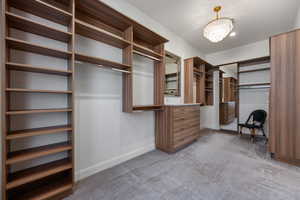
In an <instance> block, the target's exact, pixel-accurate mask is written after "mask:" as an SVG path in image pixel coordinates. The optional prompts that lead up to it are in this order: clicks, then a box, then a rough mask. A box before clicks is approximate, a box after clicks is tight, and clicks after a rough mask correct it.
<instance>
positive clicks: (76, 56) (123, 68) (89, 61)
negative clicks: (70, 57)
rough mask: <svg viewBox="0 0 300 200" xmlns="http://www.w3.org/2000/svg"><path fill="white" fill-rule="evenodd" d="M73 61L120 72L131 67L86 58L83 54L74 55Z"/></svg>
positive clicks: (100, 59) (89, 57)
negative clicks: (119, 70)
mask: <svg viewBox="0 0 300 200" xmlns="http://www.w3.org/2000/svg"><path fill="white" fill-rule="evenodd" d="M75 59H76V60H78V61H82V62H87V63H91V64H96V65H103V66H104V67H112V68H117V69H121V70H127V69H128V68H130V67H131V66H130V65H125V64H121V63H117V62H113V61H109V60H105V59H102V58H97V57H92V56H87V55H83V54H79V53H75Z"/></svg>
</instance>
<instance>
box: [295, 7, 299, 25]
mask: <svg viewBox="0 0 300 200" xmlns="http://www.w3.org/2000/svg"><path fill="white" fill-rule="evenodd" d="M298 28H300V6H299V9H298V13H297V16H296V19H295V23H294V29H298Z"/></svg>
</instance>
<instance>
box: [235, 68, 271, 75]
mask: <svg viewBox="0 0 300 200" xmlns="http://www.w3.org/2000/svg"><path fill="white" fill-rule="evenodd" d="M268 70H270V68H269V67H268V68H260V69H251V70H244V71H239V73H240V74H242V73H251V72H260V71H268Z"/></svg>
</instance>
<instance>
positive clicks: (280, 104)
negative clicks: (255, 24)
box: [269, 31, 300, 162]
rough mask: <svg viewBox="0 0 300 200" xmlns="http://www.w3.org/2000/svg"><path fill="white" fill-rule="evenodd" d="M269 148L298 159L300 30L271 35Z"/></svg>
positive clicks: (286, 157)
mask: <svg viewBox="0 0 300 200" xmlns="http://www.w3.org/2000/svg"><path fill="white" fill-rule="evenodd" d="M269 116H270V150H271V152H273V153H275V156H276V158H278V159H281V160H285V161H288V162H294V161H296V160H297V159H300V31H294V32H290V33H287V34H281V35H278V36H275V37H272V38H271V94H270V115H269Z"/></svg>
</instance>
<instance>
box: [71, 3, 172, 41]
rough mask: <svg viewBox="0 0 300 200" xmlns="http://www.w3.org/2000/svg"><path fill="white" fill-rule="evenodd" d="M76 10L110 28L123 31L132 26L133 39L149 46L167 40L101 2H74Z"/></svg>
mask: <svg viewBox="0 0 300 200" xmlns="http://www.w3.org/2000/svg"><path fill="white" fill-rule="evenodd" d="M76 9H77V10H79V11H82V12H85V13H88V14H89V15H91V16H93V17H94V18H96V19H97V18H101V20H102V22H103V23H105V24H107V25H109V26H112V27H114V28H115V29H119V30H122V31H125V30H126V29H127V28H128V27H130V26H132V27H133V31H134V33H133V35H134V37H135V38H138V39H143V41H146V42H147V43H149V44H163V43H166V42H168V40H167V39H165V38H164V37H162V36H160V35H158V34H156V33H154V32H153V31H151V30H150V29H148V28H146V27H145V26H143V25H141V24H139V23H138V22H136V21H135V20H132V19H130V18H129V17H127V16H125V15H123V14H122V13H120V12H118V11H117V10H115V9H113V8H111V7H110V6H108V5H106V4H105V3H103V2H100V1H80V0H76Z"/></svg>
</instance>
